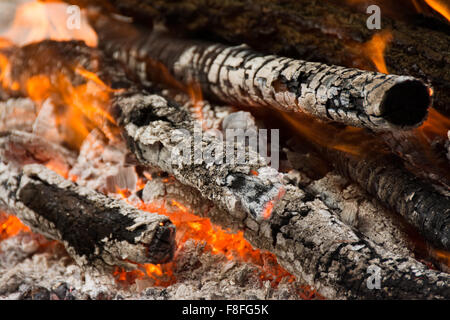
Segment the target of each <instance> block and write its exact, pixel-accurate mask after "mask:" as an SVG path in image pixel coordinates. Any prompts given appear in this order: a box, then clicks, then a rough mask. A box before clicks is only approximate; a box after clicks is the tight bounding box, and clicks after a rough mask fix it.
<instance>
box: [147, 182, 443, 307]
mask: <svg viewBox="0 0 450 320" xmlns="http://www.w3.org/2000/svg"><path fill="white" fill-rule="evenodd" d="M162 180H164V179H163V178H158V177H154V179H152V180H151V181H149V182H148V183H147V186H146V188H144V191H143V198H144V200H147V199H148V198H150V199H149V201H151V202H154V201H155V200H156V199H158V198H159V199H162V200H163V201H165V203H168V204H171V203H172V201H176V202H177V203H181V204H182V205H183V206H185V207H186V208H187V210H189V212H193V213H195V214H196V215H200V216H203V217H207V218H211V219H212V221H213V222H215V223H217V224H219V225H221V226H223V227H224V228H229V227H230V226H233V227H234V228H235V229H237V230H242V231H244V236H245V238H246V239H248V240H249V241H250V243H251V244H252V245H254V246H256V247H257V248H260V249H265V250H269V251H270V252H273V253H274V254H275V255H276V256H277V260H278V262H279V263H280V264H281V265H283V266H284V267H285V268H286V269H287V270H289V271H290V272H291V273H293V274H294V275H296V276H297V277H298V279H299V280H303V281H306V282H307V283H308V284H309V285H311V286H313V287H314V288H315V289H316V290H317V291H318V292H319V293H320V294H322V295H324V296H325V297H326V298H350V299H355V298H356V299H404V298H411V299H425V298H431V297H433V298H437V297H447V296H448V295H449V294H450V291H449V288H448V286H447V284H446V282H448V280H449V279H450V278H449V275H448V274H446V273H442V272H437V271H433V270H429V269H427V268H426V267H425V266H424V265H423V264H421V263H419V262H417V261H416V260H414V259H412V258H410V257H405V256H403V255H398V254H396V253H393V252H391V251H389V250H386V248H385V247H383V246H381V245H378V244H375V243H374V242H373V241H372V240H369V239H367V238H366V237H365V236H363V235H362V234H361V233H359V232H357V231H354V230H353V229H352V228H350V227H349V226H348V225H346V224H344V223H342V222H341V221H340V220H339V219H337V214H336V212H334V210H333V209H330V207H327V206H326V205H325V204H324V202H322V201H321V200H319V199H317V198H314V196H311V195H310V194H308V193H307V192H306V191H305V190H303V189H301V188H299V187H298V186H294V185H291V184H285V188H286V194H285V196H284V197H283V198H282V199H281V201H280V203H279V205H278V206H277V207H276V208H275V209H274V212H273V214H272V217H271V218H270V219H269V220H263V221H255V220H253V219H252V218H251V217H247V218H245V219H239V218H237V217H236V216H233V215H230V214H229V213H227V212H225V211H223V210H222V209H221V208H219V207H218V206H217V205H216V204H215V203H214V202H212V201H210V200H205V199H204V198H203V197H202V195H201V193H200V192H199V191H198V190H195V189H193V188H191V187H189V186H186V185H184V184H181V183H180V182H178V181H177V180H175V179H172V180H170V181H169V182H167V181H162ZM300 199H301V200H300ZM370 266H372V267H371V268H374V269H376V268H377V267H379V268H380V269H379V270H380V275H381V289H380V290H377V289H374V290H371V289H369V288H368V286H367V282H368V277H369V276H370V273H369V272H368V268H369V267H370ZM369 282H370V281H369Z"/></svg>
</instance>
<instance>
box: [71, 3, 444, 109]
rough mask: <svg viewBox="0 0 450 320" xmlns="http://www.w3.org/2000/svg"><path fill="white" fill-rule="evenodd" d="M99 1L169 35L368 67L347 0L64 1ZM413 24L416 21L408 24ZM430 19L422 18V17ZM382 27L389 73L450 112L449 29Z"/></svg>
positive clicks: (358, 18)
mask: <svg viewBox="0 0 450 320" xmlns="http://www.w3.org/2000/svg"><path fill="white" fill-rule="evenodd" d="M66 2H72V3H77V4H79V5H85V6H92V5H96V6H100V7H102V8H106V9H107V10H106V11H116V12H118V13H121V14H123V15H127V16H132V17H134V18H135V20H136V21H139V22H141V23H142V24H143V25H145V26H149V25H151V23H152V21H163V22H164V23H165V24H166V25H167V26H169V28H170V29H171V30H173V32H174V33H177V34H186V33H188V34H190V35H192V34H193V35H195V36H196V37H199V36H200V37H203V38H207V39H208V38H209V39H210V38H214V39H216V40H218V39H220V40H223V41H226V42H228V43H231V44H235V45H239V44H241V43H243V42H245V43H247V44H248V45H250V46H251V47H252V48H254V49H256V50H259V51H261V52H265V53H269V54H279V55H283V56H288V57H292V58H299V59H304V60H308V61H317V62H322V63H326V64H330V65H342V66H348V67H355V66H356V67H358V68H363V69H371V70H374V69H375V65H374V63H373V62H372V61H371V60H370V59H369V57H367V56H362V54H361V45H363V44H364V43H366V42H368V41H369V40H370V39H371V38H372V37H373V35H374V34H376V33H377V32H378V31H377V30H370V29H368V28H367V19H368V15H367V14H366V13H365V12H358V11H357V10H354V8H349V7H348V6H345V5H342V4H339V3H336V2H335V3H332V2H330V1H327V2H319V1H314V2H311V1H309V0H287V1H282V2H274V1H270V0H253V1H242V0H231V1H222V0H213V1H209V0H208V1H205V0H187V1H185V0H182V1H181V0H175V1H164V0H144V1H141V0H128V1H126V2H124V1H119V0H94V1H91V0H89V1H86V0H66ZM414 22H415V23H414ZM428 22H429V21H428ZM382 28H383V30H390V32H391V33H392V36H393V39H392V41H391V42H390V44H389V45H388V46H387V48H386V50H385V58H386V65H387V68H388V70H389V71H390V72H391V73H393V74H404V75H411V76H413V77H417V78H420V79H422V80H424V81H425V82H428V81H429V82H431V84H432V86H433V87H434V89H435V99H434V104H433V106H434V107H435V108H436V109H437V110H438V111H440V112H441V113H443V114H445V115H447V116H450V107H449V106H450V72H449V68H450V63H449V61H450V50H449V46H450V33H449V27H448V24H446V23H435V22H432V23H427V21H420V19H419V20H417V19H414V20H413V23H409V22H405V21H401V20H399V19H393V18H391V17H388V16H387V15H383V18H382Z"/></svg>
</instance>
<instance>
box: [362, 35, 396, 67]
mask: <svg viewBox="0 0 450 320" xmlns="http://www.w3.org/2000/svg"><path fill="white" fill-rule="evenodd" d="M392 39H393V36H392V33H391V32H390V31H388V30H383V31H381V32H379V33H376V34H375V35H374V36H373V37H372V39H371V40H370V41H368V42H366V43H365V44H364V45H363V47H362V53H363V54H364V55H365V56H366V57H368V58H369V59H370V60H371V61H372V63H373V64H374V65H375V67H376V68H377V70H378V71H379V72H382V73H386V74H387V73H389V71H388V68H387V66H386V61H385V59H384V52H385V50H386V48H387V46H388V45H389V43H390V42H391V41H392Z"/></svg>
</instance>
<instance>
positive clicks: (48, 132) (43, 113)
mask: <svg viewBox="0 0 450 320" xmlns="http://www.w3.org/2000/svg"><path fill="white" fill-rule="evenodd" d="M33 133H34V134H36V135H38V136H40V137H42V138H46V139H48V140H49V141H52V142H55V143H62V142H63V139H62V137H61V135H60V134H59V131H58V126H57V124H56V118H55V106H54V105H53V103H52V101H51V99H50V98H49V99H47V100H45V101H44V103H43V104H42V106H41V108H40V110H39V113H38V115H37V117H36V119H35V121H34V123H33Z"/></svg>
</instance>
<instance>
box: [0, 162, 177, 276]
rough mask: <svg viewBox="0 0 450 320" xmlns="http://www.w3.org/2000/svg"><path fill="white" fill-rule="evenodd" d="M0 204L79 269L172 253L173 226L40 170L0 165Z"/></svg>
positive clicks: (168, 256) (129, 265)
mask: <svg viewBox="0 0 450 320" xmlns="http://www.w3.org/2000/svg"><path fill="white" fill-rule="evenodd" d="M0 181H1V183H0V203H1V205H2V207H4V208H5V209H6V210H7V211H9V212H12V213H14V214H15V215H17V217H19V218H20V219H21V221H22V222H24V223H25V224H27V225H28V226H29V227H31V229H32V230H33V231H35V232H38V233H41V234H43V235H45V236H47V237H49V238H51V239H55V240H58V241H60V242H62V243H63V244H64V246H65V247H66V249H67V252H68V253H69V254H70V255H71V256H72V257H73V258H74V259H75V261H76V262H77V263H78V264H80V265H83V266H94V267H96V268H99V269H104V268H112V267H114V266H117V265H118V266H122V267H126V268H133V267H135V264H136V263H165V262H168V261H169V260H170V259H171V258H172V256H173V252H174V246H175V244H174V235H175V230H174V226H173V225H172V224H171V222H170V220H169V219H168V218H167V217H165V216H161V215H157V214H152V213H147V212H142V211H140V210H137V209H135V208H134V207H132V206H130V205H128V204H126V203H125V202H123V201H119V200H115V199H112V198H108V197H106V196H104V195H102V194H100V193H98V192H95V191H93V190H90V189H88V188H84V187H79V186H77V185H76V184H74V183H72V182H71V181H69V180H65V179H63V178H62V177H61V176H59V175H58V174H56V173H55V172H53V171H51V170H49V169H47V168H46V167H44V166H41V165H37V164H32V165H26V166H25V167H24V168H23V170H21V169H18V168H17V167H14V166H11V165H6V164H5V163H3V162H2V163H0Z"/></svg>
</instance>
